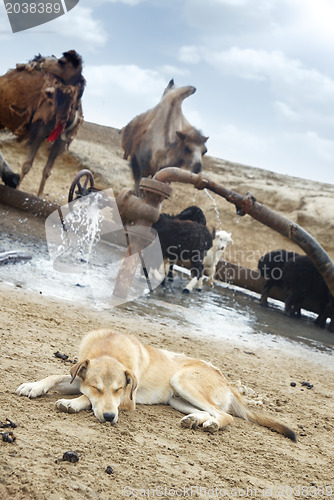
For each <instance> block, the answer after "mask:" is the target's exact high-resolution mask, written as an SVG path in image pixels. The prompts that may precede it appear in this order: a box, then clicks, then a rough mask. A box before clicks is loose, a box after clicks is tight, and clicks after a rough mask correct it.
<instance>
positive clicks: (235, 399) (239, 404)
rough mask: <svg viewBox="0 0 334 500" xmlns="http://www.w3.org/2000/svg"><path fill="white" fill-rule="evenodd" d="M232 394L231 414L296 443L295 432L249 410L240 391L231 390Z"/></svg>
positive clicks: (261, 414)
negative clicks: (271, 430)
mask: <svg viewBox="0 0 334 500" xmlns="http://www.w3.org/2000/svg"><path fill="white" fill-rule="evenodd" d="M230 389H231V392H232V401H231V406H230V410H229V411H230V413H232V415H234V416H236V417H241V418H244V419H245V420H248V421H249V422H254V423H255V424H258V425H262V426H263V427H268V429H273V430H274V431H276V432H278V433H279V434H283V436H285V437H287V438H289V439H291V441H294V442H296V441H297V437H296V434H295V432H294V431H293V430H292V429H290V428H289V427H287V426H286V425H284V424H281V423H280V422H278V421H277V420H275V419H274V418H271V417H270V416H268V415H265V414H263V413H260V412H255V411H253V410H251V409H250V408H248V406H247V404H246V402H245V400H244V398H243V397H242V396H241V394H240V393H239V391H238V390H237V389H234V388H232V387H231V388H230Z"/></svg>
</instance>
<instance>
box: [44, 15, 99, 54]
mask: <svg viewBox="0 0 334 500" xmlns="http://www.w3.org/2000/svg"><path fill="white" fill-rule="evenodd" d="M41 29H45V28H41ZM52 31H54V32H56V33H58V34H59V35H61V36H62V37H64V38H69V39H74V40H76V41H81V42H84V43H85V44H86V45H87V47H89V48H90V49H92V48H95V47H101V46H103V45H105V44H106V42H107V40H108V33H107V31H106V30H105V28H104V26H103V24H102V21H100V20H97V19H95V18H94V16H93V9H92V8H88V7H82V6H81V5H78V6H77V7H75V8H74V9H73V10H71V11H70V12H68V13H67V14H66V15H65V16H61V17H59V18H58V19H55V20H54V21H53V22H52Z"/></svg>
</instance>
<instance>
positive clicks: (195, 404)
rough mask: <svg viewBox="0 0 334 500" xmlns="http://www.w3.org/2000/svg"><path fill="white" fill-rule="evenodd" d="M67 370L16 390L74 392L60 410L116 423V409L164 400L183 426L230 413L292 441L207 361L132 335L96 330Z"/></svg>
mask: <svg viewBox="0 0 334 500" xmlns="http://www.w3.org/2000/svg"><path fill="white" fill-rule="evenodd" d="M70 373H71V375H51V376H50V377H47V378H45V379H43V380H40V381H39V382H31V383H29V382H28V383H24V384H22V385H20V387H18V389H17V390H16V393H17V394H19V395H20V396H28V397H29V398H36V397H38V396H41V395H42V394H45V393H46V392H48V391H49V390H50V389H55V390H57V391H59V392H62V393H64V394H78V393H82V395H81V396H79V397H78V398H75V399H60V400H58V401H57V402H56V406H57V408H58V409H59V410H62V411H65V412H69V413H75V412H79V411H81V410H89V409H91V408H92V409H93V412H94V415H95V416H96V418H97V419H98V420H100V422H106V421H108V422H110V423H111V424H115V423H116V422H117V420H118V409H128V410H131V409H134V408H135V405H136V403H142V404H168V405H170V406H172V407H173V408H175V409H176V410H178V411H180V412H181V413H185V414H186V416H185V417H183V418H182V420H181V425H182V427H188V428H190V427H197V426H200V425H201V426H203V429H204V430H206V431H209V432H216V431H218V430H219V429H222V428H224V427H226V426H227V425H228V424H230V423H231V422H232V420H233V418H232V416H231V415H230V414H229V413H231V414H233V415H235V416H237V417H241V418H244V419H245V420H249V421H250V422H255V423H257V424H259V425H263V426H265V427H269V428H270V429H273V430H275V431H277V432H279V433H281V434H283V435H284V436H286V437H288V438H290V439H291V440H292V441H296V435H295V433H294V432H293V431H292V430H291V429H289V428H288V427H287V426H285V425H283V424H280V423H279V422H277V421H276V420H274V419H273V418H271V417H270V416H265V415H261V414H259V413H257V412H254V411H252V410H250V409H249V408H248V407H247V406H246V403H245V401H244V400H243V398H242V396H241V395H240V393H239V392H238V391H237V390H236V389H233V388H232V387H230V386H229V385H228V383H227V381H226V379H225V377H224V376H223V374H222V373H221V372H220V370H218V368H215V367H214V366H213V365H211V364H210V363H207V362H205V361H201V360H199V359H193V358H188V357H187V356H185V355H183V354H176V353H174V352H170V351H166V350H164V349H157V348H155V347H150V346H147V345H143V344H142V343H141V342H139V340H137V339H136V338H135V337H133V336H129V335H125V334H122V333H113V332H112V331H111V330H96V331H93V332H91V333H89V334H88V335H87V336H86V337H85V338H84V339H83V341H82V344H81V347H80V353H79V362H78V363H77V364H76V365H74V366H73V367H72V369H71V372H70Z"/></svg>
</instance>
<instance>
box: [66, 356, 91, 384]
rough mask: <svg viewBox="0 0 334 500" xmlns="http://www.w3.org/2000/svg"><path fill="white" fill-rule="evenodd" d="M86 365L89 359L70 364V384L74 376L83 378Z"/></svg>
mask: <svg viewBox="0 0 334 500" xmlns="http://www.w3.org/2000/svg"><path fill="white" fill-rule="evenodd" d="M88 365H89V359H85V361H80V363H77V364H76V365H74V366H72V368H71V371H70V374H71V376H72V380H71V382H70V384H72V382H73V380H74V379H75V377H76V376H77V375H78V377H80V378H81V379H82V380H85V378H86V373H87V368H88Z"/></svg>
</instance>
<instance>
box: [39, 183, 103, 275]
mask: <svg viewBox="0 0 334 500" xmlns="http://www.w3.org/2000/svg"><path fill="white" fill-rule="evenodd" d="M100 201H101V196H100V195H99V193H94V196H87V198H81V199H80V202H75V203H71V204H70V205H69V206H67V207H62V208H61V209H59V212H58V213H57V212H55V215H54V220H52V224H51V226H50V224H49V227H48V228H46V229H48V230H47V241H48V247H49V253H50V257H51V259H52V260H53V261H54V268H55V269H56V270H59V271H65V272H73V271H74V269H75V268H76V267H77V266H79V267H80V269H81V270H83V265H86V266H87V265H88V264H89V262H90V261H91V258H92V255H93V252H94V249H95V247H96V245H97V243H98V241H99V240H100V237H101V228H102V221H103V220H104V216H103V213H102V210H101V208H100V206H99V204H100Z"/></svg>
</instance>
